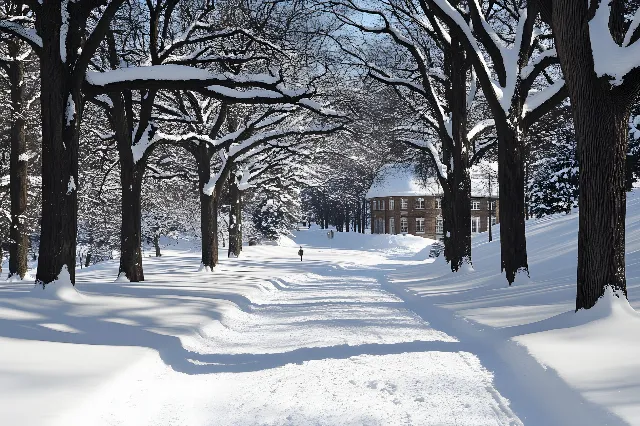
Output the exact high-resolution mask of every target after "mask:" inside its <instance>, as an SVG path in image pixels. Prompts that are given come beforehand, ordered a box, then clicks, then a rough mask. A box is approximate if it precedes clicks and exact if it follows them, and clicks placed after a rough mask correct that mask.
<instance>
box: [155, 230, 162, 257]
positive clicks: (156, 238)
mask: <svg viewBox="0 0 640 426" xmlns="http://www.w3.org/2000/svg"><path fill="white" fill-rule="evenodd" d="M153 247H154V248H155V249H156V257H162V253H161V252H160V235H158V234H156V235H154V236H153Z"/></svg>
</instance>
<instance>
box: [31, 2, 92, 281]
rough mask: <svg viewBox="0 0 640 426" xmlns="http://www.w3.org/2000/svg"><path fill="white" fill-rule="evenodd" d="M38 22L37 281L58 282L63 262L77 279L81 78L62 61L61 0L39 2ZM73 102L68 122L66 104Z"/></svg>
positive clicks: (71, 275) (72, 276)
mask: <svg viewBox="0 0 640 426" xmlns="http://www.w3.org/2000/svg"><path fill="white" fill-rule="evenodd" d="M40 8H41V10H40V12H39V13H38V14H37V21H36V26H37V27H38V33H39V34H41V35H42V41H43V46H42V49H41V56H40V76H41V77H40V78H41V80H42V84H41V89H40V90H41V95H40V104H41V112H42V222H41V236H40V256H39V260H38V271H37V274H36V280H37V281H38V282H39V283H42V284H43V285H44V284H48V283H50V282H52V281H54V280H55V279H56V278H57V277H58V275H59V274H60V271H61V270H62V268H63V267H64V266H66V267H67V268H68V271H69V275H70V278H71V282H72V283H75V259H76V234H77V206H78V198H77V191H76V186H77V183H78V143H79V130H80V126H79V123H80V118H81V117H82V96H81V91H80V84H81V83H82V82H81V81H80V82H79V83H78V82H77V81H76V82H74V80H72V76H71V74H70V73H69V72H68V68H67V66H66V64H64V63H62V61H61V59H60V44H61V43H60V28H61V13H60V2H55V1H49V2H43V3H42V4H41V5H40ZM71 103H73V104H74V105H75V114H74V117H72V118H71V117H70V120H69V122H67V120H66V114H65V111H66V110H67V105H68V104H71Z"/></svg>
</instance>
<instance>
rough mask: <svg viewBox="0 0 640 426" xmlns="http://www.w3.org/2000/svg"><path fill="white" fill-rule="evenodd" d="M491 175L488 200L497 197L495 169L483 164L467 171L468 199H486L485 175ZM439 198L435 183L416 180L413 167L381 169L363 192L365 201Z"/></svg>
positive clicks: (388, 165) (439, 190)
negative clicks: (380, 198) (469, 175)
mask: <svg viewBox="0 0 640 426" xmlns="http://www.w3.org/2000/svg"><path fill="white" fill-rule="evenodd" d="M487 169H490V170H491V175H493V178H492V183H491V193H492V194H491V195H492V197H497V196H498V180H497V166H496V165H495V164H494V163H486V164H482V165H481V166H474V167H473V168H472V169H471V196H472V197H487V196H489V177H488V176H489V172H488V171H487ZM420 195H423V196H430V195H431V196H436V195H442V187H441V186H440V183H439V182H438V179H437V178H435V177H433V178H427V179H426V180H425V179H420V178H419V177H418V176H417V175H416V173H415V167H414V165H413V164H387V165H385V166H382V167H381V168H380V170H378V173H377V174H376V177H375V179H374V181H373V184H372V185H371V188H369V191H368V192H367V195H366V198H377V197H394V196H395V197H402V196H404V197H415V196H420Z"/></svg>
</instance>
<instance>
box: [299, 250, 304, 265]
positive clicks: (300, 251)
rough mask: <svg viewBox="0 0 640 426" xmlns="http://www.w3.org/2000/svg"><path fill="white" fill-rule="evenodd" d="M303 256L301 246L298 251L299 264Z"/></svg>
mask: <svg viewBox="0 0 640 426" xmlns="http://www.w3.org/2000/svg"><path fill="white" fill-rule="evenodd" d="M303 254H304V250H302V246H300V250H298V256H300V262H302V255H303Z"/></svg>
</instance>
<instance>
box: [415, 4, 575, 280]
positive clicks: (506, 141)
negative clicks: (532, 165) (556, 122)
mask: <svg viewBox="0 0 640 426" xmlns="http://www.w3.org/2000/svg"><path fill="white" fill-rule="evenodd" d="M525 3H526V4H525ZM420 5H421V7H422V10H423V12H424V14H425V15H426V16H430V15H435V16H436V17H437V18H438V19H439V20H441V21H442V22H444V23H445V24H446V26H447V27H448V29H449V31H448V35H447V36H448V37H452V36H454V35H455V37H457V39H458V40H459V42H460V43H461V45H462V46H463V47H464V49H465V51H466V53H467V57H468V60H469V61H470V62H471V64H472V66H473V69H474V72H475V74H476V76H477V80H478V84H479V85H480V87H481V88H482V92H483V95H484V97H485V98H486V101H487V105H488V106H489V108H490V110H491V114H492V116H493V120H494V124H495V130H496V134H497V138H498V175H499V177H498V181H499V187H500V191H499V192H500V195H499V197H500V209H499V210H500V212H499V214H500V246H501V266H502V270H504V271H505V272H506V277H507V281H508V282H509V284H511V283H512V282H513V281H514V279H515V276H516V274H517V272H518V271H520V270H522V271H528V262H527V247H526V236H525V224H524V222H525V196H524V188H525V173H524V164H525V162H524V159H523V155H524V138H523V135H524V134H526V132H527V130H528V128H529V127H530V126H531V124H532V123H534V122H536V121H537V120H538V119H540V118H541V117H542V116H543V115H544V114H546V113H547V112H549V111H550V110H551V109H552V108H553V107H554V106H555V105H556V104H557V103H558V102H560V101H561V100H562V99H564V98H565V97H566V89H565V86H564V81H563V80H562V79H561V78H556V79H555V80H554V79H553V77H554V73H552V72H547V70H548V69H550V70H551V71H552V70H553V66H554V65H555V64H557V62H558V59H557V57H556V55H555V53H556V52H555V49H553V47H552V46H551V45H550V43H549V41H548V37H547V36H548V32H545V31H544V28H541V27H539V26H537V25H536V20H537V18H538V14H539V12H538V7H537V3H536V2H532V1H529V2H525V1H515V2H509V3H507V2H504V3H494V2H492V1H487V2H480V1H479V0H470V1H468V2H464V3H462V2H457V1H451V0H420ZM433 25H434V30H436V31H440V32H444V31H445V29H444V28H442V26H441V25H440V24H439V23H438V22H435V23H434V24H433ZM445 34H446V33H445ZM494 75H495V76H496V77H497V80H496V79H494Z"/></svg>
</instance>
